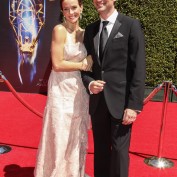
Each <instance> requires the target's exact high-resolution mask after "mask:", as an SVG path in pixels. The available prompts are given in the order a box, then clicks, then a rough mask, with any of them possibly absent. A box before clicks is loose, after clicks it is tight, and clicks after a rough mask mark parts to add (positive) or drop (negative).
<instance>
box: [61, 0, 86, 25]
mask: <svg viewBox="0 0 177 177" xmlns="http://www.w3.org/2000/svg"><path fill="white" fill-rule="evenodd" d="M62 9H63V15H64V16H65V19H66V21H69V22H70V23H76V22H77V21H78V20H79V17H80V14H81V13H82V10H83V6H82V5H81V6H80V5H79V2H78V0H64V1H63V3H62Z"/></svg>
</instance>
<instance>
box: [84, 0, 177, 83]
mask: <svg viewBox="0 0 177 177" xmlns="http://www.w3.org/2000/svg"><path fill="white" fill-rule="evenodd" d="M116 8H117V9H118V11H119V12H121V13H123V14H126V15H129V16H131V17H133V18H137V19H139V20H140V21H141V24H142V28H143V31H144V34H145V42H146V73H147V77H146V84H147V85H149V86H156V85H157V84H159V83H161V82H163V81H165V80H166V81H167V80H170V81H172V82H173V83H174V84H176V85H177V0H153V1H152V0H136V1H135V0H118V1H116ZM96 19H98V14H97V12H96V10H95V8H94V6H93V4H92V0H84V13H83V18H82V20H81V26H82V27H85V26H86V25H87V24H89V23H91V22H93V21H95V20H96Z"/></svg>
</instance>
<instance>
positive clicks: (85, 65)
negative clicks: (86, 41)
mask: <svg viewBox="0 0 177 177" xmlns="http://www.w3.org/2000/svg"><path fill="white" fill-rule="evenodd" d="M92 65H93V60H92V57H91V55H89V56H87V57H86V58H85V59H83V60H82V66H81V70H82V71H92Z"/></svg>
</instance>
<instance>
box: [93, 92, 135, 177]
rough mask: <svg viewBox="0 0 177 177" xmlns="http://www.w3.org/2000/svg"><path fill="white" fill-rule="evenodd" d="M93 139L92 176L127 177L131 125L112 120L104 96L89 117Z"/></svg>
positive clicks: (102, 95)
mask: <svg viewBox="0 0 177 177" xmlns="http://www.w3.org/2000/svg"><path fill="white" fill-rule="evenodd" d="M91 119H92V128H93V139H94V176H95V177H128V170H129V169H128V168H129V146H130V135H131V127H132V125H123V124H122V123H121V122H122V121H121V120H117V119H115V118H113V117H112V116H111V114H110V112H109V110H108V107H107V105H106V102H105V99H104V94H103V93H101V98H100V101H99V104H98V105H97V109H96V111H95V113H94V115H91Z"/></svg>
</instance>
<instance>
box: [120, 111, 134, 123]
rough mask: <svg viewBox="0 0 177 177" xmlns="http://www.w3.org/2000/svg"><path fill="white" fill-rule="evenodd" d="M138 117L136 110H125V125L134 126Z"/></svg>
mask: <svg viewBox="0 0 177 177" xmlns="http://www.w3.org/2000/svg"><path fill="white" fill-rule="evenodd" d="M136 117H137V112H136V111H135V110H132V109H128V108H127V109H125V111H124V117H123V122H122V124H123V125H129V124H132V123H133V122H134V121H135V120H136Z"/></svg>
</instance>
